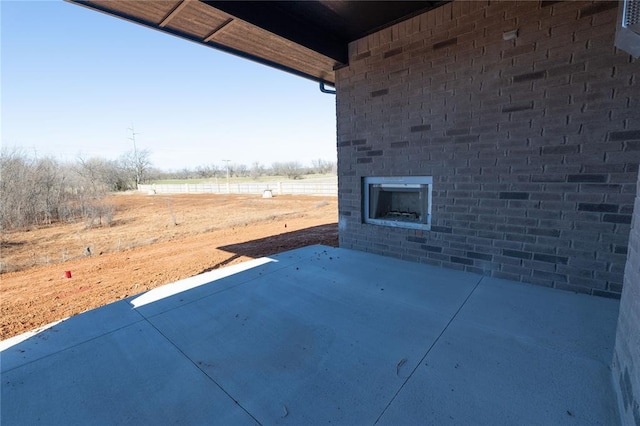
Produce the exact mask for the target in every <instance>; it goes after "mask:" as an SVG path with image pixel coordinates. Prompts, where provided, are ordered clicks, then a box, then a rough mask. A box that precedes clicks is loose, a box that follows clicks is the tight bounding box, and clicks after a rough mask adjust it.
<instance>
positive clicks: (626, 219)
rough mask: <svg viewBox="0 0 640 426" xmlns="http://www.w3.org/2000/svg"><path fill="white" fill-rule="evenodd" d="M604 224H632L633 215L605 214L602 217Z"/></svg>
mask: <svg viewBox="0 0 640 426" xmlns="http://www.w3.org/2000/svg"><path fill="white" fill-rule="evenodd" d="M602 221H603V222H611V223H628V224H630V223H631V215H630V214H605V215H604V216H603V217H602Z"/></svg>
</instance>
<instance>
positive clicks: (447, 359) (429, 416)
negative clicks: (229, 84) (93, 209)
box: [0, 246, 618, 425]
mask: <svg viewBox="0 0 640 426" xmlns="http://www.w3.org/2000/svg"><path fill="white" fill-rule="evenodd" d="M616 318H617V301H612V300H608V299H601V298H596V297H589V296H584V295H579V294H573V293H568V292H564V291H558V290H552V289H547V288H541V287H534V286H529V285H526V284H519V283H513V282H509V281H503V280H495V279H490V278H487V277H482V276H480V275H475V274H470V273H465V272H460V271H454V270H447V269H441V268H436V267H433V266H428V265H421V264H417V263H411V262H405V261H401V260H398V259H392V258H387V257H381V256H376V255H371V254H367V253H362V252H356V251H351V250H345V249H336V248H330V247H323V246H311V247H306V248H303V249H298V250H294V251H290V252H286V253H282V254H279V255H277V256H272V257H270V258H267V259H256V260H255V261H252V262H249V263H247V264H243V266H241V265H238V266H235V267H233V269H226V268H225V269H221V270H217V271H213V272H212V273H207V274H203V275H201V276H198V277H194V278H193V279H188V280H184V281H183V282H178V283H174V284H172V285H170V286H168V287H166V288H163V289H158V290H154V291H151V292H148V293H147V294H144V295H140V296H136V297H133V298H130V299H128V300H126V301H120V302H117V303H114V304H111V305H108V306H105V307H102V308H99V309H97V310H95V311H91V312H89V313H85V314H82V315H78V316H76V317H73V318H71V319H69V320H67V321H64V322H62V323H60V324H58V325H55V326H54V327H52V328H51V329H48V330H45V331H43V332H41V333H39V334H37V335H36V336H34V337H31V338H30V339H27V340H25V341H24V342H21V343H17V344H14V345H6V344H5V347H4V349H3V350H2V352H1V354H0V361H1V365H2V400H1V403H2V405H1V407H0V414H1V417H0V420H1V421H2V424H25V423H29V424H38V423H40V424H61V423H64V424H86V423H91V424H99V423H103V424H118V423H169V422H179V423H183V424H202V423H206V424H212V423H214V424H215V423H218V424H252V423H258V424H285V423H287V424H292V425H293V424H295V425H298V424H328V423H331V424H351V425H352V424H375V423H377V422H379V423H383V424H440V423H449V424H455V423H472V424H501V423H502V424H504V423H526V424H551V423H553V424H586V423H594V424H596V423H605V424H610V423H616V422H617V421H618V417H617V412H616V403H615V400H614V396H613V392H612V390H611V383H610V377H609V375H610V373H609V370H608V363H609V360H610V358H611V353H612V348H613V336H614V333H615V325H616Z"/></svg>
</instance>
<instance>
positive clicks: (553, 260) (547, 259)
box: [533, 253, 569, 265]
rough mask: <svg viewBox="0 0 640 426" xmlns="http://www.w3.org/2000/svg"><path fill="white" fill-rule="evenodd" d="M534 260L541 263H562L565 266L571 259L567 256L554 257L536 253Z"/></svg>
mask: <svg viewBox="0 0 640 426" xmlns="http://www.w3.org/2000/svg"><path fill="white" fill-rule="evenodd" d="M533 260H538V261H540V262H550V263H562V264H563V265H566V264H567V262H568V261H569V258H568V257H566V256H552V255H548V254H541V253H535V254H534V255H533Z"/></svg>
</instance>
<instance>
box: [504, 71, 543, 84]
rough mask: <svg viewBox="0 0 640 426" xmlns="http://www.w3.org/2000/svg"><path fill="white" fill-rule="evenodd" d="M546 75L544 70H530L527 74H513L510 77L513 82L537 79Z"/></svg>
mask: <svg viewBox="0 0 640 426" xmlns="http://www.w3.org/2000/svg"><path fill="white" fill-rule="evenodd" d="M546 75H547V72H546V71H537V72H531V73H527V74H519V75H514V76H513V77H512V80H513V82H514V83H522V82H526V81H532V80H539V79H541V78H545V77H546Z"/></svg>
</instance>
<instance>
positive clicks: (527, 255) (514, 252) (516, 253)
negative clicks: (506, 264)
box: [502, 249, 532, 259]
mask: <svg viewBox="0 0 640 426" xmlns="http://www.w3.org/2000/svg"><path fill="white" fill-rule="evenodd" d="M502 255H503V256H508V257H517V258H519V259H531V257H532V254H531V253H525V252H523V251H519V250H507V249H503V250H502Z"/></svg>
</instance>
